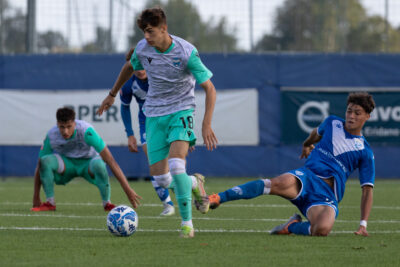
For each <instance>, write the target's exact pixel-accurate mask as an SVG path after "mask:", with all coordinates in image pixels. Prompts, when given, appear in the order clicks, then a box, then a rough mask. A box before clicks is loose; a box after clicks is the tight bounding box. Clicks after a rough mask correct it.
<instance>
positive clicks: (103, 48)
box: [82, 26, 113, 53]
mask: <svg viewBox="0 0 400 267" xmlns="http://www.w3.org/2000/svg"><path fill="white" fill-rule="evenodd" d="M109 34H110V30H108V29H105V28H103V27H99V26H98V27H97V28H96V39H95V40H94V41H93V42H90V43H88V44H86V45H84V46H83V47H82V52H85V53H111V52H112V51H113V50H112V48H111V49H110V47H109V46H110V45H109Z"/></svg>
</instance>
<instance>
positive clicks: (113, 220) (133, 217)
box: [107, 205, 138, 236]
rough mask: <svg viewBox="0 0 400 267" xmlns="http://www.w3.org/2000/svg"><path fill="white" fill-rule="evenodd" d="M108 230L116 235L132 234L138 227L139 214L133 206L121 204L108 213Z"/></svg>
mask: <svg viewBox="0 0 400 267" xmlns="http://www.w3.org/2000/svg"><path fill="white" fill-rule="evenodd" d="M107 227H108V230H109V231H110V232H111V233H112V234H113V235H116V236H130V235H132V234H133V233H135V232H136V229H137V227H138V216H137V213H136V211H134V210H133V209H132V208H131V207H128V206H125V205H120V206H117V207H115V208H113V209H112V210H110V212H109V213H108V215H107Z"/></svg>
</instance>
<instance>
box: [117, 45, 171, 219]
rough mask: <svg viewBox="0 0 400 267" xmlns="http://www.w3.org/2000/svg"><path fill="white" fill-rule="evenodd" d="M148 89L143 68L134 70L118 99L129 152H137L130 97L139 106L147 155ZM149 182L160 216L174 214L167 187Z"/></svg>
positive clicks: (131, 51)
mask: <svg viewBox="0 0 400 267" xmlns="http://www.w3.org/2000/svg"><path fill="white" fill-rule="evenodd" d="M133 51H134V49H133V48H132V49H130V51H129V52H128V53H127V54H126V56H125V57H126V61H128V62H129V61H130V59H131V57H132V54H133ZM148 90H149V83H148V81H147V75H146V71H145V70H139V71H135V72H134V74H133V75H132V78H130V79H129V80H128V81H127V82H126V83H125V84H124V86H122V88H121V91H120V99H121V117H122V121H123V123H124V126H125V132H126V135H127V137H128V149H129V151H131V152H135V153H137V152H138V151H139V150H138V146H137V140H136V137H135V135H134V132H133V129H132V119H131V111H130V104H131V102H132V99H133V98H134V99H135V100H136V102H137V104H138V106H139V113H138V121H139V130H140V141H141V143H142V148H143V151H144V152H145V153H146V155H147V144H146V115H144V113H143V104H144V101H145V99H146V94H147V91H148ZM151 183H152V185H153V187H154V189H155V191H156V193H157V195H158V197H159V198H160V200H161V202H162V203H163V206H164V207H163V211H162V212H161V214H160V215H161V216H171V215H173V214H175V207H174V203H173V202H172V200H171V197H170V195H169V191H168V188H163V187H161V186H160V185H159V184H158V182H157V181H156V180H155V179H154V178H153V177H151Z"/></svg>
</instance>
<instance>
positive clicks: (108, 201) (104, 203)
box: [103, 200, 111, 207]
mask: <svg viewBox="0 0 400 267" xmlns="http://www.w3.org/2000/svg"><path fill="white" fill-rule="evenodd" d="M107 203H111V201H110V200H107V201H104V200H103V207H105V206H106V205H107Z"/></svg>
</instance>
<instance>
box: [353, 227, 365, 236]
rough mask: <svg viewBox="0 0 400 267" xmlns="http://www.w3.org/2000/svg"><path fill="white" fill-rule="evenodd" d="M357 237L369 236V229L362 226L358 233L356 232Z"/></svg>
mask: <svg viewBox="0 0 400 267" xmlns="http://www.w3.org/2000/svg"><path fill="white" fill-rule="evenodd" d="M354 234H355V235H362V236H369V234H368V232H367V228H366V227H364V226H361V225H360V227H359V228H358V231H356V232H354Z"/></svg>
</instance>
